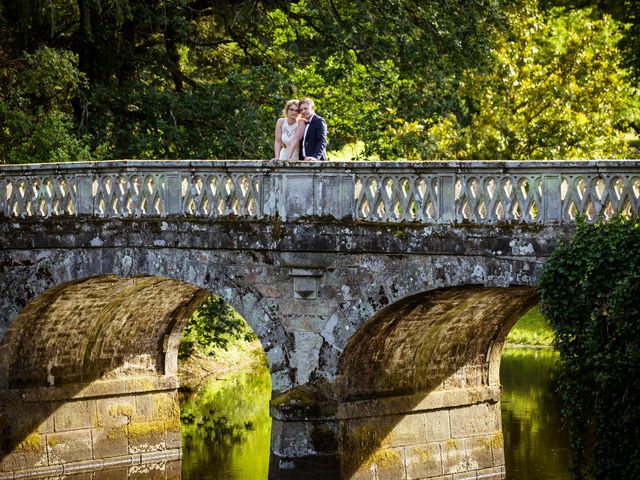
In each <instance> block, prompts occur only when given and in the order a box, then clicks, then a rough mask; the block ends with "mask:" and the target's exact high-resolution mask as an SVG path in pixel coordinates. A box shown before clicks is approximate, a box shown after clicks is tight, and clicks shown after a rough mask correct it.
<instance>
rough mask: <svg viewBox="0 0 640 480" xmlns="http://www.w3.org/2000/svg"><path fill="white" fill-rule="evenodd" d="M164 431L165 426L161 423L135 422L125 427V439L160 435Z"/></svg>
mask: <svg viewBox="0 0 640 480" xmlns="http://www.w3.org/2000/svg"><path fill="white" fill-rule="evenodd" d="M165 431H166V424H165V422H163V421H155V422H135V423H130V424H129V425H127V437H129V438H140V437H146V436H149V435H157V434H162V433H164V432H165Z"/></svg>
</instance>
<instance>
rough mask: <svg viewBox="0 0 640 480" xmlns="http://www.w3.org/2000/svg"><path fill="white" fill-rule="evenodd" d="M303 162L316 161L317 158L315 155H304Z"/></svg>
mask: <svg viewBox="0 0 640 480" xmlns="http://www.w3.org/2000/svg"><path fill="white" fill-rule="evenodd" d="M304 160H305V162H317V161H318V159H317V158H316V157H304Z"/></svg>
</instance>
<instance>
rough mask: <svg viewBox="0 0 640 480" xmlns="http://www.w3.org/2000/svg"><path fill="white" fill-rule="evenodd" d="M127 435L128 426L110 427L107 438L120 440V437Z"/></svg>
mask: <svg viewBox="0 0 640 480" xmlns="http://www.w3.org/2000/svg"><path fill="white" fill-rule="evenodd" d="M126 435H127V432H126V427H122V428H110V429H109V430H108V432H107V439H109V440H118V439H119V438H122V437H125V436H126Z"/></svg>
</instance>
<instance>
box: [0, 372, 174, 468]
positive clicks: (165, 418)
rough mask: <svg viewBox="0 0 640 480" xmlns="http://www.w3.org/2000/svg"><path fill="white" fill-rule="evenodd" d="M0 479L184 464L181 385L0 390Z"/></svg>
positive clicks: (152, 382) (133, 381) (141, 381)
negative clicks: (126, 467) (178, 394)
mask: <svg viewBox="0 0 640 480" xmlns="http://www.w3.org/2000/svg"><path fill="white" fill-rule="evenodd" d="M0 433H2V435H1V438H2V442H1V443H0V478H6V479H10V478H14V475H18V474H20V475H21V478H24V477H29V476H36V475H40V476H41V475H44V474H50V475H59V474H62V473H68V472H69V471H70V469H73V470H75V471H81V470H82V469H87V470H88V469H93V468H103V467H111V466H116V465H123V466H132V465H138V464H142V463H148V462H154V461H155V462H157V461H160V460H161V461H163V462H167V461H170V460H175V459H179V458H180V456H181V451H180V408H179V403H178V398H177V382H176V379H175V378H168V377H160V378H158V377H152V376H147V377H135V378H128V379H126V380H123V379H119V380H109V381H97V382H93V383H91V384H68V385H65V387H64V388H50V387H41V388H29V389H5V390H2V391H0Z"/></svg>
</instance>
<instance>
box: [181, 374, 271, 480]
mask: <svg viewBox="0 0 640 480" xmlns="http://www.w3.org/2000/svg"><path fill="white" fill-rule="evenodd" d="M270 393H271V379H270V377H269V370H268V369H267V368H260V369H257V370H255V371H252V372H245V373H241V374H235V375H233V376H230V377H229V378H228V380H226V381H213V382H210V383H208V384H207V385H206V386H205V387H204V388H203V389H201V390H200V391H199V392H197V393H196V394H194V395H192V396H191V398H184V399H183V400H182V401H181V405H180V412H181V419H182V447H183V457H182V479H183V480H207V479H211V480H265V479H266V478H267V476H268V472H269V445H270V441H271V418H270V417H269V398H270Z"/></svg>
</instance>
